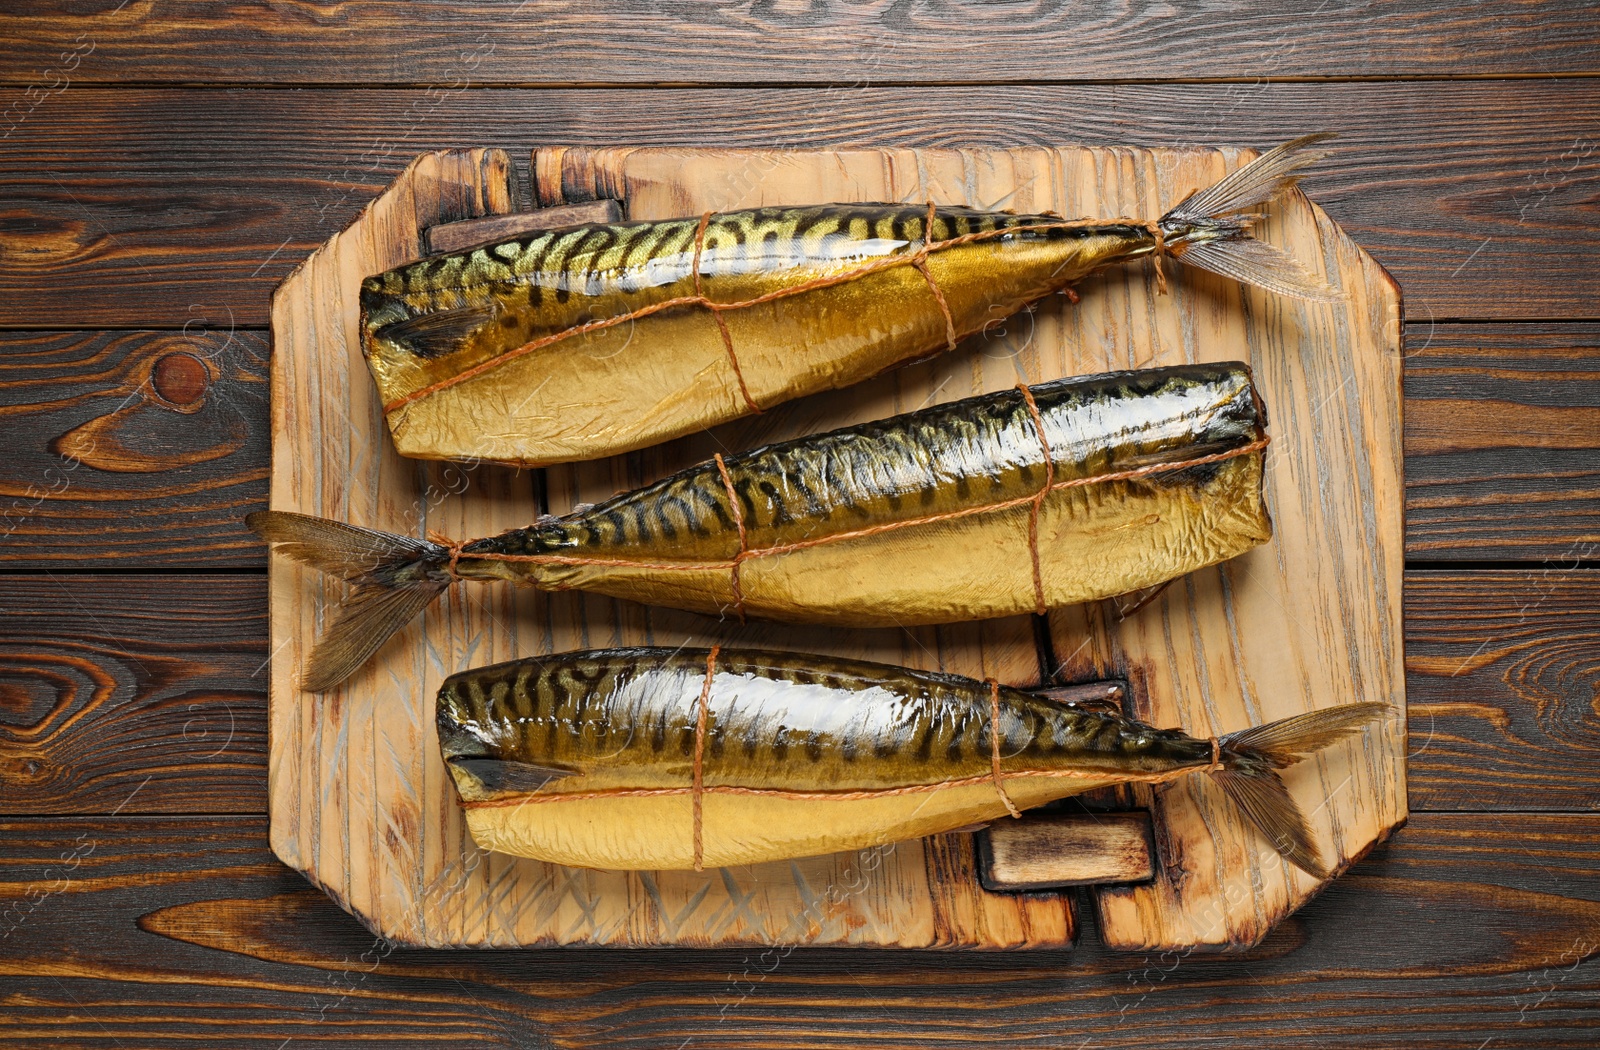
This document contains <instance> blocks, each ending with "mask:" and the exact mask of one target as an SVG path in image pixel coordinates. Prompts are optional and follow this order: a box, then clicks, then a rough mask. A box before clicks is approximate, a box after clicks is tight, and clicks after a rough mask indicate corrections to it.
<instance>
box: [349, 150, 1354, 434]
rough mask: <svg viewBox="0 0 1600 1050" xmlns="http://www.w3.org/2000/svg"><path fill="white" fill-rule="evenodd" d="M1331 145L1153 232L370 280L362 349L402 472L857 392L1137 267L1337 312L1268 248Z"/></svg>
mask: <svg viewBox="0 0 1600 1050" xmlns="http://www.w3.org/2000/svg"><path fill="white" fill-rule="evenodd" d="M1321 137H1322V136H1308V137H1306V138H1304V139H1297V140H1295V141H1294V142H1291V143H1286V144H1285V145H1283V146H1280V147H1278V148H1277V149H1274V150H1271V151H1269V152H1267V153H1266V154H1263V155H1262V156H1261V157H1260V158H1258V159H1257V160H1255V161H1253V162H1251V163H1250V164H1249V165H1246V166H1245V167H1244V168H1241V169H1239V170H1238V171H1235V172H1234V173H1233V174H1231V175H1229V176H1228V177H1226V178H1224V179H1223V180H1221V181H1220V182H1218V183H1217V184H1215V185H1214V186H1211V187H1209V188H1207V189H1205V190H1202V191H1201V192H1199V193H1197V194H1194V195H1193V196H1191V197H1190V198H1189V199H1187V200H1185V201H1184V202H1183V203H1181V204H1179V205H1178V206H1177V207H1176V208H1173V209H1172V210H1171V211H1169V212H1168V213H1167V214H1166V215H1164V216H1162V217H1161V218H1160V219H1159V220H1155V221H1148V222H1146V221H1138V220H1133V219H1126V218H1123V219H1093V220H1067V219H1063V218H1061V217H1060V216H1056V215H1013V214H1008V213H1004V212H990V211H979V210H974V209H971V208H964V207H950V206H940V207H934V206H932V205H926V204H915V205H907V204H881V203H880V204H820V205H814V206H808V207H768V208H756V209H750V210H744V211H732V212H724V213H717V214H707V215H704V216H693V217H685V218H677V219H667V220H662V221H634V222H614V223H602V224H591V225H582V226H571V227H566V228H563V229H557V230H551V231H547V232H540V233H537V234H531V235H528V236H525V237H521V238H518V239H515V240H510V241H506V242H503V243H499V244H493V245H489V246H486V247H482V248H474V249H471V250H469V251H462V252H456V253H453V254H448V255H440V256H436V257H433V258H428V259H423V260H421V261H419V262H415V263H410V264H408V265H405V266H401V267H397V268H395V269H393V270H389V271H387V272H385V273H381V274H376V275H374V276H371V277H368V278H367V279H366V280H365V281H364V282H363V284H362V286H361V292H360V305H361V319H360V331H361V340H362V349H363V352H364V354H365V355H366V358H367V362H368V365H369V367H370V369H371V371H372V375H373V378H374V379H375V380H376V382H377V387H378V391H379V394H380V397H381V400H382V404H383V406H384V414H385V418H386V419H387V421H388V424H389V428H390V432H391V434H392V436H393V439H394V442H395V447H396V448H397V449H398V450H399V452H400V453H401V454H402V455H406V456H414V457H419V458H424V459H466V460H474V461H479V462H501V463H511V464H520V465H527V466H538V465H545V464H551V463H561V462H568V461H573V460H584V459H596V458H600V457H603V456H609V455H614V454H617V453H622V452H628V451H631V450H634V449H638V448H643V447H646V446H648V445H652V444H657V443H659V442H662V441H666V440H668V439H671V438H675V437H680V436H682V435H684V434H689V433H694V432H697V431H700V430H703V429H705V428H706V427H709V426H712V425H715V424H717V423H722V422H726V421H728V420H731V419H736V418H738V417H740V416H743V415H747V414H749V413H751V412H756V411H760V410H762V409H766V408H770V407H772V406H773V405H776V404H778V403H780V402H783V401H787V400H789V399H791V398H795V397H800V396H802V395H805V394H812V393H816V392H819V391H824V390H830V389H834V388H838V387H843V386H847V385H849V384H852V383H856V382H859V381H861V380H863V379H866V378H868V377H870V376H873V375H876V374H878V373H879V372H883V371H885V370H887V369H889V368H892V367H894V366H896V365H899V364H903V363H905V362H908V361H912V360H917V359H920V358H924V357H927V356H929V355H932V354H935V353H938V352H940V351H942V350H945V349H949V348H953V347H954V346H955V345H956V343H957V342H958V341H959V340H960V339H961V338H963V337H965V336H967V335H971V334H973V333H975V332H978V331H981V330H983V329H984V328H986V327H987V326H990V325H993V324H996V323H998V322H1000V321H1001V320H1003V319H1004V318H1005V317H1007V316H1009V315H1010V314H1012V313H1014V312H1015V311H1017V310H1019V309H1021V308H1022V307H1024V306H1026V305H1027V304H1028V303H1030V302H1034V301H1036V300H1038V299H1040V298H1042V297H1044V296H1047V295H1050V294H1052V293H1054V292H1057V291H1060V290H1062V289H1064V288H1068V287H1069V286H1071V285H1072V284H1074V283H1076V282H1078V281H1079V280H1081V279H1082V278H1083V277H1085V276H1087V275H1088V274H1090V273H1093V272H1095V271H1097V270H1100V269H1102V268H1104V267H1107V266H1111V265H1115V264H1118V263H1123V262H1127V261H1131V260H1137V259H1142V258H1147V257H1152V256H1155V257H1157V258H1158V260H1159V259H1160V258H1167V259H1170V260H1172V261H1174V262H1177V263H1181V264H1184V265H1190V266H1196V267H1199V268H1201V269H1206V270H1211V271H1213V272H1216V273H1220V274H1223V275H1225V276H1227V277H1229V278H1230V279H1233V280H1240V281H1245V282H1248V283H1251V284H1255V285H1258V286H1260V287H1264V288H1267V289H1269V290H1271V291H1273V292H1275V293H1279V294H1285V295H1290V296H1297V297H1301V298H1307V299H1328V298H1330V297H1333V296H1334V294H1335V293H1334V292H1333V291H1332V290H1331V289H1329V288H1327V286H1326V285H1324V284H1322V283H1321V282H1320V281H1319V280H1317V279H1315V278H1312V277H1310V276H1309V275H1307V274H1306V272H1305V271H1304V270H1303V269H1302V268H1300V266H1299V264H1298V263H1296V262H1295V261H1294V260H1293V259H1291V258H1289V257H1288V256H1286V255H1284V254H1283V253H1282V252H1280V251H1279V250H1278V249H1276V248H1273V247H1272V246H1270V245H1268V244H1266V243H1264V242H1262V241H1259V240H1255V239H1254V238H1252V237H1251V236H1250V232H1249V231H1250V228H1251V225H1252V224H1253V223H1254V222H1255V221H1256V220H1257V219H1259V218H1260V215H1259V214H1258V213H1257V211H1256V208H1257V206H1258V205H1260V204H1261V203H1263V202H1264V201H1267V200H1270V199H1271V198H1272V197H1274V196H1276V195H1277V194H1279V193H1280V192H1282V191H1283V190H1284V189H1285V188H1287V187H1288V186H1291V185H1292V184H1293V183H1294V181H1295V179H1296V178H1297V177H1298V176H1297V174H1296V173H1297V172H1298V170H1299V169H1300V168H1302V167H1304V166H1305V165H1306V164H1308V163H1310V162H1311V161H1313V160H1315V159H1317V158H1318V157H1319V156H1320V154H1317V153H1313V152H1307V151H1306V149H1305V147H1306V146H1308V145H1309V144H1310V143H1311V142H1313V141H1316V140H1317V139H1319V138H1321ZM1162 280H1163V281H1164V277H1163V278H1162Z"/></svg>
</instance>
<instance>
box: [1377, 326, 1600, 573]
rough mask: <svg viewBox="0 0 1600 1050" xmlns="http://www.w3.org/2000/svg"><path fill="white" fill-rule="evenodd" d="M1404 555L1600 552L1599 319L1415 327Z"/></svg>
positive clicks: (1565, 556) (1584, 556) (1409, 375)
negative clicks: (1566, 323)
mask: <svg viewBox="0 0 1600 1050" xmlns="http://www.w3.org/2000/svg"><path fill="white" fill-rule="evenodd" d="M1406 553H1407V554H1408V555H1410V556H1411V557H1413V558H1425V559H1428V560H1429V561H1437V560H1444V559H1485V560H1504V559H1513V558H1514V559H1518V560H1526V561H1534V560H1539V561H1541V562H1543V563H1544V564H1545V565H1546V566H1550V567H1559V566H1572V565H1576V564H1580V563H1584V562H1590V563H1592V562H1594V561H1596V560H1600V325H1597V324H1594V323H1583V324H1571V325H1422V324H1418V325H1413V326H1411V327H1410V328H1409V329H1408V331H1407V333H1406Z"/></svg>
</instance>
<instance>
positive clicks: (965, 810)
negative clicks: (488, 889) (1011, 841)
mask: <svg viewBox="0 0 1600 1050" xmlns="http://www.w3.org/2000/svg"><path fill="white" fill-rule="evenodd" d="M1383 710H1384V707H1383V705H1381V704H1366V705H1352V707H1348V708H1339V709H1332V710H1330V711H1325V712H1317V713H1315V714H1314V715H1311V716H1299V719H1300V721H1299V722H1297V723H1296V726H1295V731H1294V732H1291V733H1289V735H1290V736H1291V737H1296V739H1293V740H1286V741H1278V742H1277V744H1275V745H1274V746H1276V747H1277V748H1278V749H1279V750H1280V751H1281V752H1283V753H1282V754H1280V755H1278V756H1277V757H1278V758H1279V759H1282V761H1272V760H1271V759H1270V758H1268V757H1266V756H1265V755H1264V753H1263V752H1262V751H1261V749H1260V748H1257V747H1253V746H1252V745H1250V744H1249V739H1250V738H1249V737H1248V736H1247V734H1249V733H1252V732H1254V733H1257V734H1260V733H1262V732H1263V730H1270V729H1271V728H1272V727H1262V729H1258V730H1247V731H1245V733H1243V734H1235V735H1234V736H1232V737H1225V738H1223V739H1222V740H1220V741H1215V742H1214V741H1212V740H1211V739H1209V738H1197V737H1192V736H1189V735H1187V734H1185V733H1183V732H1180V731H1176V730H1163V729H1157V728H1154V727H1152V726H1148V725H1145V724H1143V723H1140V722H1137V721H1134V720H1132V719H1129V718H1125V717H1122V716H1119V715H1114V714H1107V713H1104V712H1099V711H1089V710H1084V709H1080V708H1075V707H1072V706H1070V705H1063V704H1060V703H1057V702H1054V701H1051V700H1048V699H1045V698H1044V697H1041V696H1037V695H1034V694H1031V693H1028V692H1025V691H1023V690H1019V689H1013V688H1010V687H1007V686H1001V685H998V684H995V683H990V682H979V681H975V680H972V679H968V678H962V677H959V676H956V675H948V674H940V673H935V672H928V671H916V670H911V669H908V668H900V667H890V666H886V665H882V664H874V663H867V662H863V661H855V660H843V659H835V658H830V657H824V656H816V655H802V654H794V653H779V652H763V651H753V650H746V651H737V650H711V651H707V650H704V649H680V650H669V649H649V648H637V649H615V650H600V651H591V652H579V653H566V654H560V655H556V656H550V657H535V658H530V659H524V660H518V661H513V662H510V663H505V664H500V665H497V666H494V667H488V668H483V669H479V670H473V671H466V672H463V673H461V674H457V675H453V676H451V677H450V678H449V679H447V680H446V681H445V683H444V684H443V686H442V687H441V688H440V690H439V696H438V706H437V710H436V714H437V722H438V730H439V741H440V747H441V750H442V753H443V756H444V759H445V763H446V766H447V768H448V769H449V771H450V774H451V777H452V779H453V781H454V783H455V785H456V789H457V792H458V795H459V797H460V800H461V801H462V804H463V806H464V807H465V809H466V817H467V823H468V826H469V828H470V830H471V832H472V835H473V838H474V839H475V841H477V842H478V844H479V845H481V846H484V847H485V848H488V849H492V850H496V851H499V852H504V853H513V854H516V855H519V856H527V857H535V858H538V859H541V860H547V861H554V862H556V863H561V864H570V865H576V866H580V867H592V868H606V869H658V868H659V869H683V868H691V867H694V868H698V867H715V866H726V865H732V864H750V863H757V862H760V861H767V860H778V859H783V858H788V857H802V856H812V855H817V854H823V853H832V852H836V851H841V850H849V849H858V848H863V847H867V846H873V845H881V844H886V843H890V842H898V841H902V840H905V839H910V838H917V837H920V836H924V835H930V834H936V833H939V832H943V831H950V830H953V829H955V828H959V827H963V826H967V825H970V824H973V823H976V822H983V821H988V820H993V819H997V818H1000V817H1004V816H1005V815H1006V814H1007V813H1008V812H1018V811H1021V810H1024V809H1027V808H1029V807H1032V806H1037V805H1040V804H1043V803H1045V802H1048V801H1051V800H1054V799H1058V798H1063V797H1066V796H1068V795H1073V794H1076V793H1078V792H1081V791H1087V790H1090V789H1092V788H1097V787H1103V786H1106V785H1110V784H1118V783H1125V782H1130V781H1140V782H1146V783H1149V782H1159V781H1164V780H1170V779H1174V778H1176V777H1179V776H1183V775H1186V774H1188V773H1190V772H1195V771H1201V770H1205V771H1208V772H1211V773H1212V774H1213V775H1216V776H1218V777H1219V783H1223V784H1224V787H1225V789H1226V784H1227V781H1228V778H1229V777H1246V778H1255V779H1257V780H1260V779H1275V776H1273V774H1272V773H1271V769H1274V768H1281V766H1282V765H1286V764H1288V762H1289V761H1292V760H1294V759H1295V758H1298V757H1299V755H1300V754H1302V753H1305V752H1306V751H1308V750H1312V749H1315V748H1316V747H1320V746H1323V745H1325V744H1326V743H1328V742H1331V739H1333V738H1335V737H1336V736H1337V735H1342V734H1343V733H1344V732H1348V731H1350V730H1351V729H1353V728H1355V727H1358V726H1359V725H1362V724H1365V723H1366V722H1367V721H1370V720H1371V719H1372V718H1373V717H1375V716H1376V715H1377V714H1379V713H1381V712H1382V711H1383ZM1341 712H1342V714H1341ZM1318 716H1320V717H1318ZM1307 719H1309V720H1310V721H1309V722H1307V721H1306V720H1307ZM1288 721H1289V722H1295V720H1293V719H1291V720H1288ZM1276 725H1279V726H1283V725H1285V723H1278V724H1276ZM1307 732H1309V733H1310V734H1311V736H1310V737H1307V736H1306V735H1305V734H1306V733H1307ZM1263 746H1265V745H1263ZM1280 786H1281V785H1280ZM1252 794H1259V792H1255V793H1252ZM1230 795H1231V792H1230ZM1285 803H1286V805H1287V809H1286V810H1284V809H1283V808H1282V807H1280V808H1279V809H1278V810H1274V811H1271V812H1267V813H1265V814H1261V821H1262V822H1263V823H1268V824H1274V825H1283V826H1282V827H1279V826H1274V827H1273V828H1272V829H1271V830H1273V831H1274V832H1282V833H1283V834H1284V836H1285V838H1284V841H1286V842H1288V843H1290V846H1289V847H1288V850H1289V855H1290V856H1291V859H1294V860H1296V862H1297V863H1302V862H1303V863H1305V864H1310V865H1313V866H1314V865H1316V864H1317V861H1316V849H1315V846H1313V845H1311V844H1310V843H1309V840H1308V838H1307V835H1306V834H1305V832H1304V824H1303V821H1302V820H1300V819H1299V817H1298V814H1297V813H1295V812H1294V810H1293V804H1292V802H1287V796H1285ZM1266 808H1267V809H1268V810H1272V805H1271V804H1270V803H1268V804H1267V806H1266ZM1257 809H1258V810H1259V809H1261V806H1260V805H1257ZM1286 829H1287V830H1286ZM1296 851H1297V852H1296Z"/></svg>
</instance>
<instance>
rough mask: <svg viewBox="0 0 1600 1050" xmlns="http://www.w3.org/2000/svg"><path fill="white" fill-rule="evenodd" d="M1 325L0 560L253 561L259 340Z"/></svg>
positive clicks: (198, 327)
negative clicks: (248, 524)
mask: <svg viewBox="0 0 1600 1050" xmlns="http://www.w3.org/2000/svg"><path fill="white" fill-rule="evenodd" d="M221 317H222V320H223V322H224V326H223V327H221V328H218V327H216V326H215V324H214V322H213V323H212V324H210V325H205V324H202V323H199V316H198V315H197V316H196V321H197V323H196V324H195V325H193V326H191V327H190V328H188V329H187V330H185V331H181V332H176V331H175V332H0V413H4V416H5V419H6V434H7V437H6V442H5V452H6V454H5V456H4V459H3V461H0V564H7V563H9V564H26V565H29V566H32V567H49V568H55V567H101V568H104V567H109V566H117V567H124V566H143V565H171V564H188V565H260V564H262V563H263V561H264V558H263V552H262V549H261V546H260V544H258V543H256V542H255V540H254V538H253V537H251V536H250V535H249V533H247V532H246V531H245V529H244V524H243V517H244V515H245V514H246V513H247V512H249V511H251V510H254V509H256V508H258V507H260V506H261V505H262V504H263V500H264V496H265V486H266V476H267V459H268V444H269V442H268V431H267V418H266V412H267V403H266V358H267V345H266V338H265V337H264V335H263V334H262V333H259V332H241V331H230V330H228V329H227V327H226V325H225V322H226V317H227V315H226V314H222V315H221Z"/></svg>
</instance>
